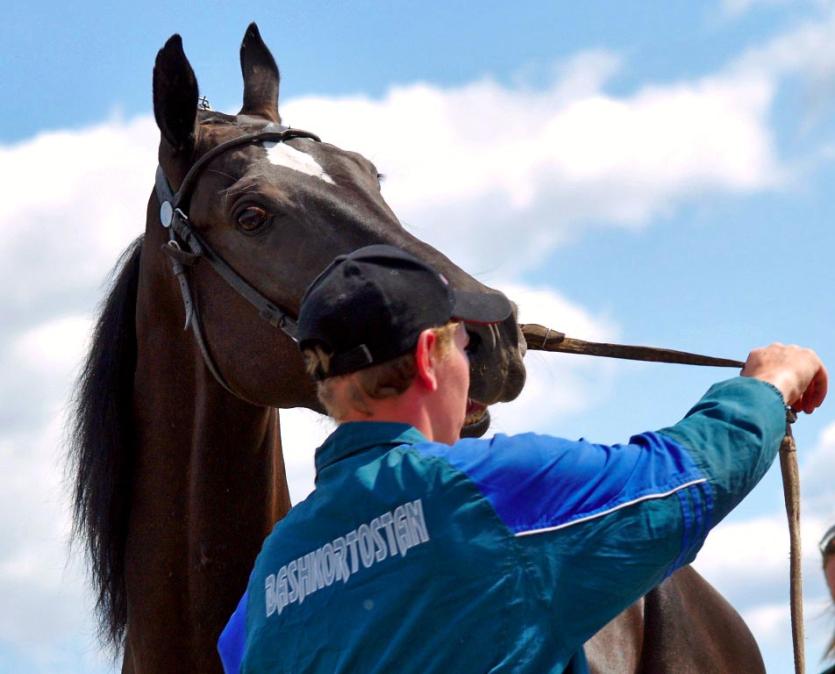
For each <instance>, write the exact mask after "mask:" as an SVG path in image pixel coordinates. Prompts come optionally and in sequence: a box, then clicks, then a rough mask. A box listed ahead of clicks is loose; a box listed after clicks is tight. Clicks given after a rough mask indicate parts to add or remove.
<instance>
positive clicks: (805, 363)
mask: <svg viewBox="0 0 835 674" xmlns="http://www.w3.org/2000/svg"><path fill="white" fill-rule="evenodd" d="M742 376H743V377H754V378H755V379H761V380H762V381H767V382H768V383H769V384H774V386H776V387H777V389H778V390H779V391H780V392H781V393H782V394H783V400H785V401H786V403H787V404H788V405H790V406H791V408H792V409H793V410H794V411H795V412H800V411H803V412H806V414H811V413H812V412H813V411H814V410H815V408H817V407H820V404H821V403H822V402H823V399H824V398H825V397H826V389H827V386H828V381H829V377H828V375H827V373H826V368H825V367H824V366H823V363H822V362H821V359H820V358H818V355H817V354H816V353H815V352H814V351H812V350H811V349H803V348H801V347H799V346H793V345H792V346H785V345H784V344H779V343H776V344H771V345H770V346H765V347H763V348H760V349H754V350H753V351H752V352H751V353H750V354H749V355H748V360H747V361H745V367H743V368H742Z"/></svg>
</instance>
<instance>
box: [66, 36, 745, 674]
mask: <svg viewBox="0 0 835 674" xmlns="http://www.w3.org/2000/svg"><path fill="white" fill-rule="evenodd" d="M240 61H241V70H242V74H243V80H244V92H243V106H242V108H241V110H240V111H239V112H238V113H237V114H236V115H229V114H224V113H220V112H216V111H213V110H210V109H208V108H207V106H205V105H202V104H201V103H200V99H199V94H198V86H197V80H196V77H195V75H194V72H193V70H192V68H191V65H190V64H189V62H188V59H187V58H186V56H185V53H184V51H183V47H182V40H181V38H180V36H179V35H174V36H172V37H171V38H170V39H169V40H168V41H167V42H166V44H165V46H164V47H163V48H162V49H161V50H160V51H159V53H158V54H157V58H156V62H155V66H154V73H153V107H154V116H155V119H156V122H157V126H158V127H159V130H160V145H159V169H158V171H157V176H156V180H155V185H154V188H153V190H152V192H151V195H150V197H149V201H148V208H147V212H146V226H145V231H144V233H143V234H141V235H140V236H139V237H138V238H137V239H136V241H135V242H134V243H133V244H132V245H131V246H130V247H129V248H128V249H127V251H126V252H125V253H124V255H123V257H122V259H121V260H120V261H119V263H118V264H117V267H116V272H115V274H114V279H115V280H114V282H113V284H112V287H111V289H110V291H109V293H108V295H107V297H106V298H105V300H104V302H103V305H102V309H101V312H100V315H99V318H98V321H97V323H96V327H95V330H94V335H93V340H92V344H91V347H90V350H89V353H88V355H87V358H86V360H85V363H84V366H83V369H82V373H81V375H80V379H79V387H78V393H77V399H76V406H75V417H74V422H73V428H72V444H71V454H70V457H71V464H70V465H71V468H72V471H73V487H74V489H73V507H74V511H73V513H74V532H75V536H76V537H77V538H79V539H81V540H82V541H83V542H84V545H85V549H86V553H87V558H88V561H89V565H90V572H91V578H92V584H93V588H94V591H95V595H96V609H97V614H98V616H99V621H100V629H101V636H102V640H103V642H104V643H105V644H109V645H110V646H112V647H114V648H115V649H116V651H117V652H119V651H121V653H122V669H121V671H122V672H123V673H131V674H142V673H146V672H154V673H160V672H162V673H165V672H184V671H187V672H207V673H212V672H219V671H220V662H219V659H218V657H217V654H216V650H215V645H216V642H217V638H218V635H219V633H220V631H221V629H222V628H223V626H224V624H225V623H226V621H227V619H228V617H229V616H230V614H231V613H232V611H233V610H234V608H235V605H236V603H237V601H238V599H239V598H240V596H241V594H242V593H243V590H244V588H245V586H246V582H247V578H248V574H249V571H250V569H251V566H252V563H253V560H254V558H255V556H256V554H257V552H258V550H259V549H260V546H261V543H262V541H263V539H264V537H265V536H266V534H267V533H268V532H269V531H270V530H271V528H272V527H273V526H274V524H275V522H277V521H278V520H279V519H280V518H281V517H283V516H284V514H286V512H287V511H288V510H289V508H290V506H291V504H290V498H289V493H288V489H287V480H286V475H285V469H284V461H283V456H282V450H281V443H280V436H279V414H278V408H291V407H307V408H309V409H312V410H316V411H320V412H321V411H322V408H321V405H320V403H319V401H318V400H317V399H316V394H315V388H314V386H313V384H312V382H311V380H310V378H309V377H308V376H307V375H306V373H305V370H304V366H303V362H302V359H301V357H300V354H299V352H298V349H297V347H296V344H295V342H294V340H293V334H294V317H295V316H297V314H298V307H299V304H300V300H301V297H302V294H303V292H304V289H305V288H306V286H307V285H308V284H309V283H310V282H311V281H312V280H313V278H314V277H315V276H316V274H317V273H318V272H319V270H321V269H322V268H324V267H325V266H326V264H327V263H328V262H330V260H332V259H333V258H334V257H335V256H337V255H340V254H344V253H347V252H349V251H351V250H354V249H356V248H358V247H360V246H363V245H368V244H372V243H388V244H392V245H395V246H398V247H400V248H403V249H405V250H407V251H409V252H411V253H412V254H414V255H416V256H417V257H419V258H420V259H422V260H424V261H426V262H428V263H430V264H431V265H432V266H434V267H435V268H436V269H438V270H439V271H440V272H441V273H442V274H443V275H444V276H445V277H446V278H447V279H448V280H449V282H450V283H451V284H453V285H454V286H456V287H459V288H462V289H469V290H479V291H484V292H490V290H489V289H487V288H486V287H485V286H483V285H482V284H480V283H479V282H478V281H477V280H475V279H474V278H472V277H471V276H469V275H468V274H466V273H465V272H464V271H462V270H461V269H460V268H458V267H457V266H456V265H455V264H454V263H453V262H452V261H451V260H449V259H448V258H447V257H445V256H444V255H442V254H441V253H440V252H439V251H437V250H435V249H433V248H432V247H430V246H428V245H427V244H425V243H424V242H422V241H420V240H418V239H416V238H415V237H414V236H412V235H411V234H410V233H409V232H407V231H406V230H405V229H404V228H403V227H402V226H401V224H400V223H399V221H398V219H397V217H396V216H395V214H394V213H393V212H392V210H391V208H390V207H389V206H388V205H387V204H386V202H385V201H384V200H383V198H382V196H381V193H380V182H379V179H380V176H379V174H378V173H377V170H376V168H375V167H374V165H373V164H372V163H371V162H370V161H368V160H367V159H366V158H365V157H363V156H362V155H360V154H358V153H356V152H352V151H348V150H344V149H341V148H338V147H336V146H334V145H331V144H329V143H326V142H322V141H320V140H319V138H318V137H317V136H315V134H313V133H310V132H306V131H300V130H298V129H291V128H288V127H284V126H282V124H281V117H280V115H279V111H278V100H279V83H280V78H279V72H278V68H277V66H276V64H275V60H274V59H273V57H272V54H271V53H270V51H269V49H268V48H267V46H266V45H265V44H264V42H263V40H262V38H261V35H260V33H259V31H258V28H257V26H256V25H255V24H251V25H250V26H249V27H248V29H247V31H246V34H245V36H244V39H243V42H242V45H241V50H240ZM184 325H185V327H186V330H184V329H183V327H184ZM189 332H191V333H192V334H191V335H190V334H189ZM524 352H525V344H524V339H523V337H522V335H521V332H520V329H519V325H518V324H517V322H516V318H515V315H513V316H511V317H509V318H508V319H507V320H506V321H505V322H504V323H502V324H501V325H499V326H495V327H494V328H488V327H475V328H473V329H472V333H471V389H470V397H471V403H470V405H469V409H468V418H467V426H466V427H465V432H466V433H467V434H469V435H482V434H483V433H484V432H486V430H487V428H488V427H489V423H490V418H489V410H488V407H489V405H492V404H494V403H497V402H506V401H510V400H513V399H514V398H515V397H516V396H517V395H518V394H519V392H520V391H521V389H522V387H523V385H524V381H525V368H524V361H523V356H524ZM311 450H312V448H311ZM705 586H707V584H706V582H705V581H703V580H701V579H700V577H698V574H696V573H695V571H692V570H683V571H680V572H678V573H677V574H675V575H674V576H672V577H671V578H670V579H669V580H668V581H667V582H666V583H664V584H662V585H661V586H660V587H659V589H657V590H655V591H653V592H651V593H650V595H648V596H647V597H646V598H645V599H643V600H641V601H640V602H638V604H636V605H635V606H633V607H631V608H630V609H628V610H627V611H626V612H625V613H623V614H621V616H619V617H618V618H616V619H615V620H614V621H613V622H612V623H611V624H610V625H609V626H607V627H606V628H605V629H604V630H603V631H602V632H601V633H600V634H599V635H597V636H596V637H595V638H594V639H593V640H592V641H591V642H590V643H589V645H588V646H587V652H588V653H589V655H590V661H591V666H592V670H593V671H618V672H633V671H634V672H638V671H647V672H650V671H653V672H656V671H657V672H662V671H664V672H667V671H669V672H672V671H676V672H682V671H695V670H693V669H687V668H683V667H684V665H687V664H688V663H693V662H697V661H698V658H697V659H696V660H694V659H693V657H694V653H703V652H704V644H699V648H698V649H695V648H693V647H692V645H691V644H689V643H688V644H687V645H688V647H689V648H688V649H687V650H686V651H682V644H683V643H685V642H687V639H688V638H689V636H690V635H693V636H694V637H695V636H697V635H706V636H709V637H710V638H714V636H715V638H716V639H717V640H718V642H719V643H720V645H724V644H727V643H731V644H736V645H738V644H742V646H739V650H741V651H742V655H743V656H744V658H746V665H750V663H751V661H752V660H755V659H756V658H758V657H759V656H758V651H757V649H756V644H754V643H753V639H752V638H750V633H749V632H748V631H747V628H746V627H745V625H744V623H742V621H741V619H739V617H738V616H737V615H736V613H735V612H733V610H732V609H730V607H729V606H727V605H726V604H724V603H722V602H723V601H724V600H721V601H720V599H721V598H719V599H717V598H718V594H717V593H715V592H713V594H710V592H706V591H704V587H705ZM692 591H696V592H698V593H699V595H698V597H695V596H694V594H693V592H692ZM714 595H715V596H714ZM699 601H700V602H701V605H700V606H701V608H700V609H699V610H696V609H694V608H693V606H692V603H693V602H695V603H696V606H699ZM717 620H719V621H720V623H721V625H722V631H723V633H722V634H717V633H715V631H711V630H710V629H709V627H710V625H713V624H717V623H716V622H715V621H717ZM723 620H724V622H722V621H723ZM679 628H681V632H682V633H681V634H679V633H678V631H677V630H679ZM656 642H663V643H662V645H661V646H660V647H659V648H660V650H658V652H657V653H649V652H648V649H649V647H651V646H652V645H653V644H655V643H656ZM749 642H750V644H749ZM670 644H672V645H674V646H675V648H673V649H672V650H669V649H668V650H667V651H665V650H664V648H665V647H666V646H668V645H670ZM723 648H725V647H724V646H723ZM733 648H736V646H733ZM733 648H731V650H733ZM719 650H720V651H721V650H722V648H720V649H719ZM725 650H728V649H727V648H725ZM666 653H670V654H671V656H672V655H675V656H676V657H677V658H678V659H676V660H674V661H670V662H667V661H666V660H664V657H660V656H664V654H666ZM659 654H660V655H659ZM682 655H684V656H686V657H685V659H682ZM720 655H721V657H718V659H717V660H716V662H718V663H720V664H721V663H727V662H739V661H741V660H728V659H727V658H725V659H722V658H723V657H724V654H720ZM656 656H659V657H656ZM687 658H689V659H687ZM658 663H660V664H658ZM622 665H624V666H623V667H622ZM656 665H657V667H656ZM647 666H648V667H649V668H647ZM654 667H655V668H654ZM665 667H666V668H665ZM698 671H742V670H740V669H722V668H718V669H713V670H711V669H700V670H698ZM745 671H755V670H752V669H750V667H749V668H748V669H746V670H745Z"/></svg>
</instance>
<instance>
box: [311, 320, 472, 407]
mask: <svg viewBox="0 0 835 674" xmlns="http://www.w3.org/2000/svg"><path fill="white" fill-rule="evenodd" d="M458 325H459V323H458V322H450V323H447V324H446V325H442V326H441V327H438V328H432V332H433V333H435V336H436V339H435V343H434V346H433V348H432V351H433V353H435V354H436V355H438V356H439V357H440V358H446V356H447V355H448V354H449V352H450V351H451V350H452V344H453V341H454V337H455V331H456V330H457V329H458ZM302 355H303V356H304V360H305V368H306V369H307V372H308V374H310V375H311V376H315V375H316V374H317V373H321V372H327V371H328V370H329V368H330V359H331V354H330V353H328V352H327V351H325V350H324V349H322V348H321V347H320V346H316V347H313V348H310V349H305V350H304V351H303V352H302ZM416 372H417V366H416V364H415V353H414V350H411V351H409V352H408V353H404V354H403V355H402V356H398V357H396V358H393V359H392V360H388V361H386V362H385V363H380V364H378V365H372V366H371V367H367V368H364V369H362V370H358V371H357V372H352V373H350V374H345V375H339V376H335V377H328V378H327V379H324V380H322V381H319V382H318V383H317V387H316V388H317V395H318V397H319V402H321V403H322V405H324V407H325V410H326V411H327V413H328V415H329V416H331V417H333V418H334V419H335V420H336V421H342V420H343V419H344V418H345V417H347V416H348V415H349V414H350V413H351V412H352V411H354V412H359V413H361V414H363V415H365V416H371V414H372V412H371V407H370V404H369V403H370V401H372V400H382V399H384V398H393V397H395V396H398V395H400V394H401V393H403V392H404V391H405V390H406V389H408V388H409V386H411V384H412V382H413V381H414V378H415V374H416Z"/></svg>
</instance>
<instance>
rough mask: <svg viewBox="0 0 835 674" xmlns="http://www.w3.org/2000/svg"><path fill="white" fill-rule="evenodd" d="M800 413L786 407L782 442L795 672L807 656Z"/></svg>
mask: <svg viewBox="0 0 835 674" xmlns="http://www.w3.org/2000/svg"><path fill="white" fill-rule="evenodd" d="M796 419H797V415H796V414H795V413H794V412H793V411H792V410H791V409H787V410H786V435H785V436H784V437H783V442H781V443H780V474H781V475H782V477H783V498H784V499H785V501H786V517H787V518H788V521H789V606H790V608H791V620H792V647H793V648H794V671H795V672H796V673H797V674H804V672H805V671H806V655H805V651H804V649H803V646H804V635H803V576H802V572H801V568H800V562H801V557H800V553H801V549H800V476H799V471H798V467H797V445H796V444H795V442H794V435H793V434H792V427H791V425H792V424H793V423H794V422H795V420H796Z"/></svg>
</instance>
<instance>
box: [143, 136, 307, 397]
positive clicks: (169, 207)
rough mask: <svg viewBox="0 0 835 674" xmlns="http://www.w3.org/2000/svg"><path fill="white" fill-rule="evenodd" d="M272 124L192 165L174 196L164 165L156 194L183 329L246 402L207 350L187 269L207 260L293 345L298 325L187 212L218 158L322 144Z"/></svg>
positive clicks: (219, 147)
mask: <svg viewBox="0 0 835 674" xmlns="http://www.w3.org/2000/svg"><path fill="white" fill-rule="evenodd" d="M268 126H270V127H272V128H271V129H270V130H264V131H259V132H257V133H250V134H246V135H244V136H240V137H238V138H233V139H232V140H228V141H226V142H225V143H221V144H220V145H217V146H215V147H213V148H212V149H211V150H209V151H208V152H207V153H206V154H204V155H203V156H202V157H200V159H198V160H197V161H196V162H195V163H194V164H193V165H192V166H191V168H190V169H189V170H188V172H187V173H186V175H185V177H184V178H183V181H182V183H181V184H180V188H179V189H178V190H177V192H176V193H175V192H174V190H172V189H171V185H170V184H169V182H168V178H167V177H166V176H165V172H164V171H163V170H162V166H158V167H157V172H156V179H155V183H154V191H155V193H156V196H157V200H158V201H159V204H160V209H159V217H160V223H161V224H162V226H163V227H165V228H166V229H167V230H168V233H169V234H168V242H167V243H166V244H165V245H164V246H163V251H164V252H165V253H166V254H167V255H168V257H169V258H170V259H171V267H172V270H173V271H174V276H175V277H176V279H177V282H178V284H179V286H180V295H181V296H182V299H183V306H184V308H185V314H186V320H185V326H184V328H183V329H184V330H188V329H189V328H191V329H192V332H193V333H194V339H195V341H196V342H197V345H198V347H199V348H200V353H201V354H202V355H203V361H204V362H205V363H206V367H207V368H208V369H209V371H210V372H211V373H212V376H213V377H214V378H215V380H217V382H218V383H219V384H220V385H221V386H222V387H223V388H224V389H226V391H228V392H229V393H231V394H232V395H234V396H236V397H238V398H242V399H245V398H244V397H243V396H242V395H241V394H240V393H239V392H237V391H233V390H232V388H231V387H230V386H229V384H228V383H227V381H226V379H225V378H224V377H223V375H222V374H221V372H220V370H219V369H218V367H217V364H216V363H215V362H214V359H213V358H212V355H211V353H210V352H209V349H208V345H207V343H206V339H205V337H204V336H203V329H202V326H201V323H200V312H199V308H198V305H197V304H196V303H195V302H194V299H193V295H192V292H191V288H190V286H189V281H188V274H187V273H186V268H187V267H190V266H192V265H193V264H195V263H196V262H197V261H198V260H200V259H201V258H202V259H204V260H206V262H207V263H208V264H209V265H210V266H211V267H212V269H214V270H215V272H217V274H218V275H219V276H220V277H221V278H222V279H223V280H224V281H226V283H227V284H228V285H229V286H230V287H231V288H232V289H233V290H234V291H235V292H237V293H238V294H239V295H240V296H241V297H243V298H244V299H245V300H246V301H247V302H249V303H250V304H251V305H252V306H253V307H255V309H256V310H257V311H258V315H259V316H261V318H263V319H264V320H265V321H267V322H268V323H269V324H270V325H272V326H273V327H275V328H278V329H280V330H281V331H282V332H284V333H285V334H286V335H287V336H288V337H290V339H292V340H293V341H296V321H295V319H294V318H293V317H292V316H291V315H290V314H289V313H288V312H287V311H286V310H284V309H282V308H280V307H278V306H277V305H276V304H274V303H273V302H271V301H270V300H269V299H267V298H266V297H265V296H264V295H263V294H262V293H261V292H260V291H258V290H257V289H256V288H255V287H253V286H252V285H251V284H250V283H248V282H247V281H246V280H245V279H244V278H243V277H242V276H241V275H240V274H238V272H236V271H235V270H234V269H233V268H232V267H231V266H230V265H229V263H227V262H226V260H224V259H223V257H222V256H221V255H219V254H218V253H216V252H215V251H214V249H213V248H212V247H211V246H210V245H209V244H208V243H207V242H206V241H205V240H204V239H203V238H202V237H201V236H200V235H199V234H198V233H197V231H196V230H195V228H194V227H193V225H192V221H191V220H190V219H189V216H188V215H187V214H186V212H185V208H186V207H187V205H188V202H189V199H190V197H191V194H192V192H193V191H194V187H195V185H196V184H197V178H198V177H199V175H200V173H201V172H202V171H203V169H204V168H206V166H207V165H208V164H209V163H210V162H211V161H212V160H213V159H215V158H216V157H217V156H219V155H221V154H223V153H225V152H227V151H229V150H231V149H234V148H238V147H243V146H246V145H255V144H257V143H263V142H273V143H283V142H286V141H288V140H291V139H293V138H309V139H311V140H314V141H316V142H321V141H320V139H319V137H318V136H317V135H316V134H314V133H311V132H310V131H302V130H301V129H292V128H287V127H279V126H277V125H268Z"/></svg>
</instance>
